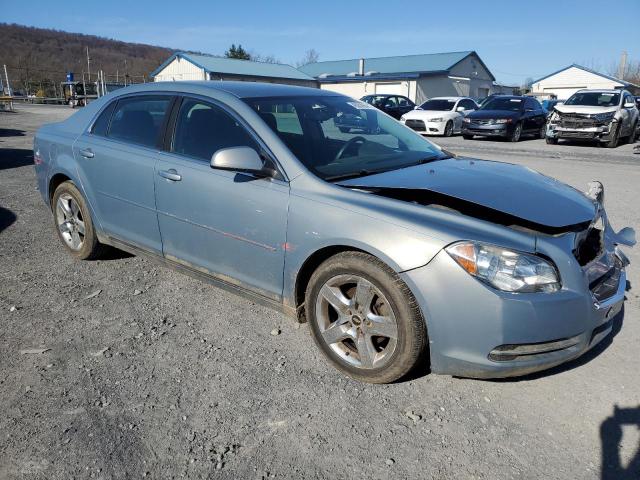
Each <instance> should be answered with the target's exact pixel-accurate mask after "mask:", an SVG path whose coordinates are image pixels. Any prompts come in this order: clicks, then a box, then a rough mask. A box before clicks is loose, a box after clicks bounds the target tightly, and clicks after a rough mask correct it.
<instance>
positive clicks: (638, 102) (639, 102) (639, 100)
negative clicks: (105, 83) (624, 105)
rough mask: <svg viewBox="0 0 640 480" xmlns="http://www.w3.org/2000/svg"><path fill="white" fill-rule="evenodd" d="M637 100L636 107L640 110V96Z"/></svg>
mask: <svg viewBox="0 0 640 480" xmlns="http://www.w3.org/2000/svg"><path fill="white" fill-rule="evenodd" d="M635 100H636V108H637V109H638V110H640V96H638V97H635Z"/></svg>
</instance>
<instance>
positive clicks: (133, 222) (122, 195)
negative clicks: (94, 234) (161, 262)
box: [73, 95, 173, 253]
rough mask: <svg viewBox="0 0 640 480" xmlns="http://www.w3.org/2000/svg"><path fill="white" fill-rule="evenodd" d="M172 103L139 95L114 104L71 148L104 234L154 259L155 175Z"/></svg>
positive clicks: (161, 97)
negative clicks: (140, 249)
mask: <svg viewBox="0 0 640 480" xmlns="http://www.w3.org/2000/svg"><path fill="white" fill-rule="evenodd" d="M172 100H173V97H171V96H169V95H153V96H150V95H140V96H131V97H125V98H122V99H120V100H117V101H114V102H113V103H112V104H110V105H108V106H107V107H106V108H105V109H104V110H103V111H102V113H101V114H100V116H99V117H98V119H97V120H96V122H95V123H94V124H93V126H92V128H91V130H90V131H87V132H85V133H83V134H82V135H81V136H80V137H79V138H78V139H77V140H76V142H75V143H74V145H73V154H74V156H75V158H76V163H77V165H78V173H79V176H80V183H81V185H82V188H83V189H84V191H85V194H86V195H87V199H88V200H89V204H90V205H91V207H92V208H93V210H94V215H95V216H96V217H97V221H98V224H99V225H100V226H101V228H102V230H104V232H105V233H106V234H107V235H109V236H112V237H115V238H118V239H120V240H124V241H125V242H128V243H131V244H133V245H135V246H140V247H143V248H145V249H148V250H152V251H155V252H158V253H160V252H161V251H162V244H161V240H160V231H159V229H158V220H157V216H156V211H155V210H156V207H155V193H154V180H155V175H154V172H155V163H156V161H157V160H158V154H159V149H158V144H159V141H160V138H159V137H160V133H161V131H162V128H163V123H164V120H165V116H166V114H167V112H168V110H169V105H170V104H171V101H172Z"/></svg>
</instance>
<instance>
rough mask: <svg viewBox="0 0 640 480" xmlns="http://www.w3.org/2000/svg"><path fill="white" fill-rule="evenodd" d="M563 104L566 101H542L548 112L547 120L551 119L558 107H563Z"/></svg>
mask: <svg viewBox="0 0 640 480" xmlns="http://www.w3.org/2000/svg"><path fill="white" fill-rule="evenodd" d="M563 103H564V100H556V99H552V100H543V101H542V108H543V109H544V111H545V112H546V114H547V118H548V117H549V115H551V114H552V113H553V111H554V110H555V107H556V105H562V104H563Z"/></svg>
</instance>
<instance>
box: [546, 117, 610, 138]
mask: <svg viewBox="0 0 640 480" xmlns="http://www.w3.org/2000/svg"><path fill="white" fill-rule="evenodd" d="M616 126H617V122H615V121H613V122H611V123H609V124H606V125H599V126H592V127H583V128H577V127H566V126H562V124H561V123H552V122H549V123H547V138H556V139H563V138H564V139H582V140H598V141H601V142H608V141H609V140H611V139H612V137H613V134H614V132H615V131H616Z"/></svg>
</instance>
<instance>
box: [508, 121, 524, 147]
mask: <svg viewBox="0 0 640 480" xmlns="http://www.w3.org/2000/svg"><path fill="white" fill-rule="evenodd" d="M521 135H522V124H521V123H517V124H516V126H515V128H514V129H513V132H511V136H510V137H509V141H510V142H519V141H520V136H521Z"/></svg>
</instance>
